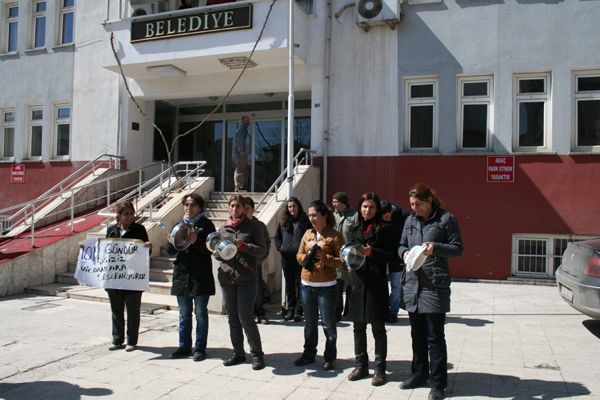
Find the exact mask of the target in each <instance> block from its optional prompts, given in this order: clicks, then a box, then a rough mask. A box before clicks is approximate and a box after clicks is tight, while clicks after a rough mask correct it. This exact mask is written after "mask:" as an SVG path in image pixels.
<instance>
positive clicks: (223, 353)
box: [138, 346, 251, 360]
mask: <svg viewBox="0 0 600 400" xmlns="http://www.w3.org/2000/svg"><path fill="white" fill-rule="evenodd" d="M175 350H177V347H151V346H138V351H143V352H146V353H153V354H156V357H152V358H150V360H172V358H171V354H173V353H174V352H175ZM232 352H233V350H231V349H224V348H221V347H215V348H211V347H208V348H207V349H206V358H207V359H220V360H226V359H228V358H229V357H230V356H231V353H232ZM246 357H247V359H248V360H249V359H250V358H251V356H250V355H249V354H246ZM184 358H189V359H191V358H192V355H190V356H189V357H184Z"/></svg>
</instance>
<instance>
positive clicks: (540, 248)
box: [513, 235, 591, 277]
mask: <svg viewBox="0 0 600 400" xmlns="http://www.w3.org/2000/svg"><path fill="white" fill-rule="evenodd" d="M587 239H591V237H584V236H567V235H556V236H548V235H515V236H513V273H514V274H515V275H527V276H543V277H550V276H554V273H555V272H556V270H557V269H558V267H560V263H561V260H562V255H563V253H564V252H565V250H566V248H567V244H568V243H569V242H578V241H581V240H587Z"/></svg>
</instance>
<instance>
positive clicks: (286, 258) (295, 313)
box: [275, 197, 311, 321]
mask: <svg viewBox="0 0 600 400" xmlns="http://www.w3.org/2000/svg"><path fill="white" fill-rule="evenodd" d="M310 228H311V225H310V222H309V221H308V217H307V216H306V213H305V212H304V210H303V209H302V204H301V203H300V200H298V199H297V198H296V197H290V198H289V199H288V201H287V207H286V208H285V210H283V212H282V213H281V217H280V218H279V224H278V225H277V232H276V234H275V247H276V248H277V251H279V253H280V254H281V267H282V269H283V276H285V296H286V306H287V312H286V313H285V314H284V316H283V319H284V320H286V321H289V320H291V319H293V320H295V321H301V320H302V316H303V311H302V301H301V300H300V273H301V272H302V267H301V266H300V264H298V261H297V260H296V253H297V252H298V248H299V247H300V242H301V241H302V236H303V235H304V232H306V230H307V229H310Z"/></svg>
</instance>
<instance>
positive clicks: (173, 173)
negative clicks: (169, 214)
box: [98, 161, 206, 221]
mask: <svg viewBox="0 0 600 400" xmlns="http://www.w3.org/2000/svg"><path fill="white" fill-rule="evenodd" d="M205 166H206V161H180V162H177V163H175V164H173V167H172V168H169V169H166V170H163V171H161V173H160V174H158V175H156V176H155V177H153V178H151V179H149V180H147V181H146V182H145V183H144V184H140V185H139V187H138V188H136V189H134V190H132V191H130V192H129V193H127V194H125V195H124V196H123V197H121V198H119V202H123V201H132V200H134V199H141V197H142V196H141V194H142V192H143V191H146V192H148V191H150V190H152V189H154V188H156V187H160V191H159V193H157V194H156V195H155V196H154V197H153V198H152V199H150V200H149V201H148V202H147V203H145V204H142V205H141V206H140V205H139V204H138V205H137V207H136V218H139V217H141V216H147V218H148V219H149V220H150V221H154V219H153V215H152V214H153V213H154V212H155V211H156V210H157V208H158V205H160V204H161V203H162V202H163V200H164V199H165V197H166V196H167V195H168V194H169V193H171V192H172V191H173V190H174V189H176V188H179V187H182V186H185V185H186V184H189V183H190V182H191V180H192V178H194V177H199V176H201V175H202V174H203V173H204V172H205V170H204V167H205ZM171 178H175V179H174V180H172V179H171ZM165 183H166V186H165ZM98 214H100V215H104V216H109V217H114V216H115V212H114V209H113V207H112V206H110V205H107V206H106V207H105V208H103V209H102V210H100V211H99V212H98Z"/></svg>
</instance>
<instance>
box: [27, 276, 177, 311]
mask: <svg viewBox="0 0 600 400" xmlns="http://www.w3.org/2000/svg"><path fill="white" fill-rule="evenodd" d="M25 293H28V294H35V295H41V296H58V297H66V298H72V299H79V300H89V301H99V302H105V303H108V294H107V293H106V290H104V289H98V288H93V287H89V286H83V285H68V284H62V283H51V284H49V285H42V286H34V287H28V288H25ZM157 310H177V297H175V296H171V295H170V294H166V295H165V294H157V293H149V292H144V294H143V295H142V312H143V313H147V314H154V312H155V311H157Z"/></svg>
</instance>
